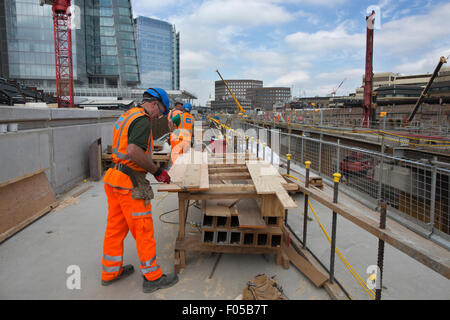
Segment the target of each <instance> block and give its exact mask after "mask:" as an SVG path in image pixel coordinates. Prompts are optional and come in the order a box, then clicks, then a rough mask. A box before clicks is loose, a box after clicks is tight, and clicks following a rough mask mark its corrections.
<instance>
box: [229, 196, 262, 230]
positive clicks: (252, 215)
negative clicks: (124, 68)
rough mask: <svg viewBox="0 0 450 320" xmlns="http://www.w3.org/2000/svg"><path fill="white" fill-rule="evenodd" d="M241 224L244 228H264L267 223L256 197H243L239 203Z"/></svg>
mask: <svg viewBox="0 0 450 320" xmlns="http://www.w3.org/2000/svg"><path fill="white" fill-rule="evenodd" d="M236 206H237V210H238V218H239V226H240V227H242V228H264V227H266V223H265V221H264V219H263V218H262V217H261V210H260V209H259V207H258V204H257V203H256V200H255V199H241V200H240V201H239V202H238V203H237V204H236Z"/></svg>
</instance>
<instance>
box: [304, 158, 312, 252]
mask: <svg viewBox="0 0 450 320" xmlns="http://www.w3.org/2000/svg"><path fill="white" fill-rule="evenodd" d="M305 166H306V179H305V188H308V187H309V167H310V166H311V161H306V162H305ZM304 198H305V203H304V207H303V248H306V234H307V230H308V201H309V200H308V198H309V196H308V194H306V193H305V197H304Z"/></svg>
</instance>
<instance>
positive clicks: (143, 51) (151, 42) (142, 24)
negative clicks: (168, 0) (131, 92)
mask: <svg viewBox="0 0 450 320" xmlns="http://www.w3.org/2000/svg"><path fill="white" fill-rule="evenodd" d="M135 25H136V37H137V52H138V60H139V70H140V74H141V87H143V88H147V87H160V88H163V89H166V90H179V88H180V76H179V74H180V72H179V69H180V67H179V52H180V44H179V43H180V37H179V33H177V32H176V30H175V26H172V25H171V24H170V23H168V22H165V21H161V20H156V19H152V18H148V17H137V18H136V19H135Z"/></svg>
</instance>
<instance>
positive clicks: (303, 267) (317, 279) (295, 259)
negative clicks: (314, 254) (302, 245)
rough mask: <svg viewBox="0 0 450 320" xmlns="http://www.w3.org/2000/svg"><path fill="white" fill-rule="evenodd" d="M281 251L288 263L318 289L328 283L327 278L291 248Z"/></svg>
mask: <svg viewBox="0 0 450 320" xmlns="http://www.w3.org/2000/svg"><path fill="white" fill-rule="evenodd" d="M283 250H284V252H285V253H286V254H287V256H288V258H289V260H290V262H291V263H292V264H293V265H294V266H296V267H297V269H298V270H300V271H301V272H302V273H303V274H304V275H305V276H306V277H307V278H308V279H309V280H311V281H312V282H313V283H314V284H315V285H316V286H317V287H318V288H320V287H322V286H323V285H324V283H325V282H327V281H328V277H327V276H326V275H325V274H323V273H322V272H320V271H319V270H317V269H316V268H315V267H314V266H313V265H312V264H311V263H310V262H309V261H308V260H306V259H305V258H304V257H302V256H301V255H300V254H298V253H297V251H295V249H294V248H293V247H292V246H289V247H286V246H284V248H283Z"/></svg>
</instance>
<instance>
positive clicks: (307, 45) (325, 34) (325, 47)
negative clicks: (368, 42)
mask: <svg viewBox="0 0 450 320" xmlns="http://www.w3.org/2000/svg"><path fill="white" fill-rule="evenodd" d="M364 39H365V37H364V34H361V33H359V34H358V33H355V34H350V33H349V32H348V31H347V28H346V24H345V23H342V24H340V25H339V26H337V27H336V28H335V29H334V30H330V31H328V30H320V31H317V32H314V33H306V32H296V33H294V34H290V35H288V36H286V38H285V41H286V43H287V44H288V45H291V46H293V47H294V48H295V49H296V50H298V51H300V52H316V53H317V54H322V53H324V51H331V50H339V49H361V48H362V47H364V46H365V42H364Z"/></svg>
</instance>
